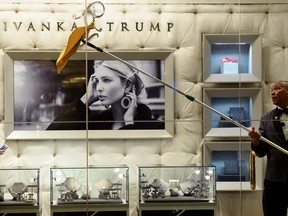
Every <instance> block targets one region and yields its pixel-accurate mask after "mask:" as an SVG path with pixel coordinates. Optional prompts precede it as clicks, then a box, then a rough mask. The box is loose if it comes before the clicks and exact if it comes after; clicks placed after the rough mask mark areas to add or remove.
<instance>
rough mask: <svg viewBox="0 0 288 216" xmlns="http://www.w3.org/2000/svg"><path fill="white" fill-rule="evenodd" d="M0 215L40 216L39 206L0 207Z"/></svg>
mask: <svg viewBox="0 0 288 216" xmlns="http://www.w3.org/2000/svg"><path fill="white" fill-rule="evenodd" d="M0 215H5V216H40V213H39V206H28V205H25V206H19V205H18V206H16V205H9V206H4V205H1V206H0Z"/></svg>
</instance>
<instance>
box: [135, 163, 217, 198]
mask: <svg viewBox="0 0 288 216" xmlns="http://www.w3.org/2000/svg"><path fill="white" fill-rule="evenodd" d="M215 172H216V171H215V167H214V166H160V165H158V166H157V165H155V166H139V200H140V203H151V202H193V201H195V202H207V203H215V202H216V189H215Z"/></svg>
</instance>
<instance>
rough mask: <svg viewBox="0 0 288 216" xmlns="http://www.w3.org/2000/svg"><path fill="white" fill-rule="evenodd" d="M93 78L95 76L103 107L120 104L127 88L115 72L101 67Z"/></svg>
mask: <svg viewBox="0 0 288 216" xmlns="http://www.w3.org/2000/svg"><path fill="white" fill-rule="evenodd" d="M92 76H94V82H96V90H97V93H98V97H99V100H100V101H101V104H102V105H104V106H105V105H111V104H114V103H116V102H119V100H120V99H121V98H122V97H123V96H124V92H125V91H124V90H125V86H124V84H123V83H122V82H121V79H120V77H119V76H117V75H116V73H115V72H114V71H113V70H111V69H109V68H107V67H105V66H102V65H101V66H99V67H98V68H97V70H96V71H95V73H94V74H93V75H92Z"/></svg>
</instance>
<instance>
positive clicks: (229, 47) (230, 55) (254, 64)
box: [203, 34, 262, 83]
mask: <svg viewBox="0 0 288 216" xmlns="http://www.w3.org/2000/svg"><path fill="white" fill-rule="evenodd" d="M261 49H262V46H261V36H260V35H259V34H240V35H239V34H204V35H203V81H204V82H206V83H209V82H212V83H227V82H244V83H254V82H260V81H261V77H262V75H261V74H262V71H261V56H262V54H261V53H262V52H261Z"/></svg>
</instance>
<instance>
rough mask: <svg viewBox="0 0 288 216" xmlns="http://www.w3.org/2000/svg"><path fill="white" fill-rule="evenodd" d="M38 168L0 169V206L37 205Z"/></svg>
mask: <svg viewBox="0 0 288 216" xmlns="http://www.w3.org/2000/svg"><path fill="white" fill-rule="evenodd" d="M38 204H39V168H23V167H15V168H4V169H0V209H1V208H2V207H1V206H17V207H18V206H38Z"/></svg>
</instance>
